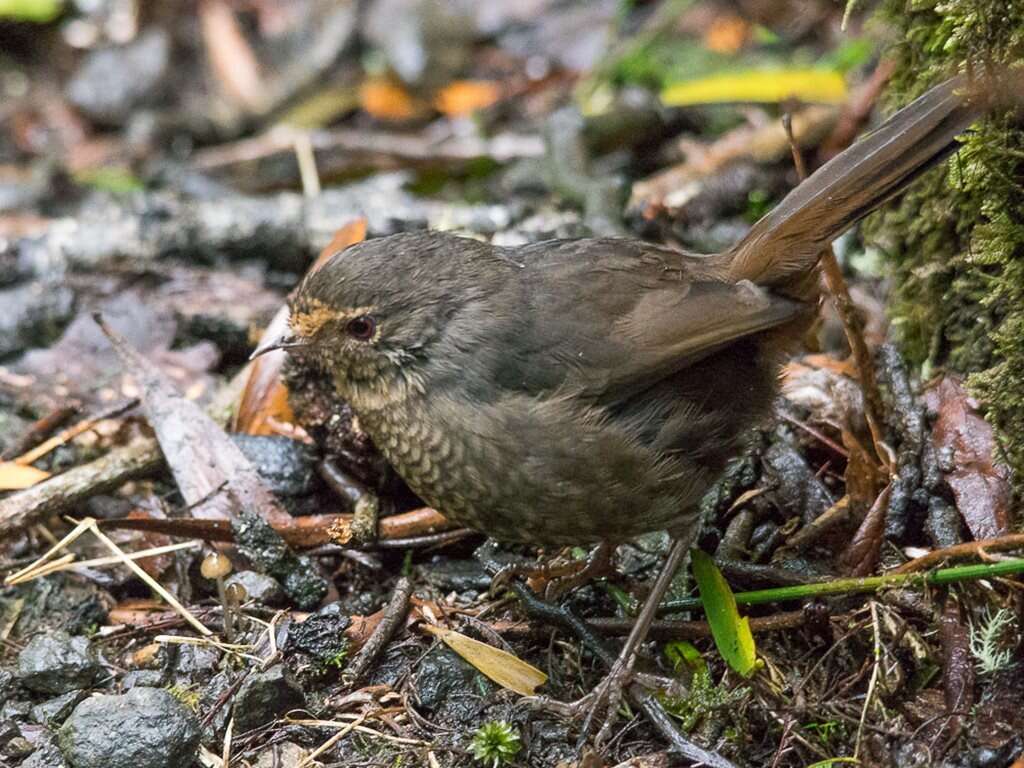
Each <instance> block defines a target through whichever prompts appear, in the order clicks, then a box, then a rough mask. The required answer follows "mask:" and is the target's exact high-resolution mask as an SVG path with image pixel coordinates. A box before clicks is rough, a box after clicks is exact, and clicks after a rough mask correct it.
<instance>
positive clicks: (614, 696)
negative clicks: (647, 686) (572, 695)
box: [579, 653, 636, 750]
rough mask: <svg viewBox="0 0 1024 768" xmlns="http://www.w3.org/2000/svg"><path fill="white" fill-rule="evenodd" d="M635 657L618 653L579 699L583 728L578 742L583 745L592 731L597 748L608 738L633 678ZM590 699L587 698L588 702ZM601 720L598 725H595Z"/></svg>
mask: <svg viewBox="0 0 1024 768" xmlns="http://www.w3.org/2000/svg"><path fill="white" fill-rule="evenodd" d="M635 660H636V655H635V654H632V653H631V654H629V656H628V657H627V656H625V655H623V656H619V657H618V658H617V659H616V660H615V663H614V664H613V665H612V668H611V671H610V672H609V673H608V675H607V676H606V677H605V679H604V680H602V681H601V683H600V685H598V686H597V688H595V689H594V692H593V693H591V694H590V695H589V696H587V697H585V698H584V699H581V700H580V701H581V703H582V702H584V701H586V704H585V712H586V715H585V717H584V719H583V727H582V729H581V732H580V744H579V746H580V747H581V748H582V746H583V743H585V742H586V741H587V740H588V739H589V738H590V735H591V734H592V733H594V732H595V730H596V734H595V735H594V739H593V744H594V747H595V748H596V749H598V750H600V749H601V747H602V745H603V744H605V742H607V741H608V738H609V737H610V736H611V733H612V726H614V725H615V721H616V720H618V717H619V707H620V706H621V704H622V699H623V696H624V695H625V692H626V688H627V686H629V684H630V683H631V682H632V681H633V664H634V662H635ZM587 699H589V701H587ZM599 723H600V726H598V724H599Z"/></svg>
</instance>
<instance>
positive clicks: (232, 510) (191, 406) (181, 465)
mask: <svg viewBox="0 0 1024 768" xmlns="http://www.w3.org/2000/svg"><path fill="white" fill-rule="evenodd" d="M95 320H96V322H97V323H98V324H99V325H100V327H101V328H102V329H103V332H104V333H105V334H106V335H107V338H108V339H110V342H111V344H113V345H114V348H115V349H116V350H117V353H118V355H119V357H120V358H121V362H122V364H123V366H124V367H125V369H127V370H128V371H129V372H130V373H131V374H132V376H133V377H134V378H135V379H136V381H137V382H138V383H139V386H140V387H141V389H142V392H141V393H140V396H141V399H142V406H143V409H144V410H145V412H146V417H147V419H148V420H149V423H150V426H152V427H153V430H154V431H155V432H156V437H157V440H158V441H159V443H160V448H161V450H162V451H163V454H164V458H165V459H166V460H167V465H168V466H169V467H170V468H171V472H172V474H173V475H174V480H175V482H176V483H177V485H178V490H179V491H180V492H181V495H182V498H183V499H184V500H185V503H186V504H188V505H189V507H190V512H191V514H192V516H193V517H199V518H212V519H221V520H234V519H236V517H237V513H238V512H240V511H242V510H245V511H254V512H256V513H258V514H259V515H261V516H262V517H263V518H264V519H265V520H267V521H268V522H271V523H273V522H278V523H283V522H284V521H287V520H290V519H291V515H289V514H288V513H287V512H286V511H285V510H284V509H283V508H282V507H281V506H280V505H279V504H278V502H277V499H275V498H274V496H273V494H272V493H271V492H270V491H269V490H267V488H266V486H264V485H263V482H262V480H261V479H260V477H259V475H258V474H257V473H256V470H255V469H254V468H253V466H252V464H250V463H249V460H248V459H247V458H246V457H245V455H244V454H243V453H242V452H241V450H239V448H238V446H236V445H235V444H234V443H233V442H232V441H231V439H230V438H229V437H228V436H227V433H226V432H225V431H224V430H223V429H222V428H221V427H220V426H218V425H217V423H216V422H215V421H214V420H213V419H212V418H210V416H208V415H207V414H206V413H205V412H204V411H203V410H202V408H200V407H199V406H198V405H196V404H195V403H193V402H192V401H190V400H187V399H185V398H184V397H183V396H182V395H181V394H180V393H179V392H178V391H177V390H176V389H175V387H174V385H173V384H172V383H171V382H170V381H169V380H168V379H167V377H166V376H165V375H164V374H163V373H162V372H161V371H160V369H159V368H157V367H156V365H154V364H153V363H152V362H150V361H149V360H147V359H146V358H144V357H143V356H142V355H141V354H139V352H137V351H136V350H135V349H134V348H133V347H132V346H130V345H129V343H128V342H127V341H126V340H125V339H124V337H123V336H121V335H120V334H119V333H117V332H116V331H114V330H113V329H112V328H111V327H109V326H108V325H106V324H105V323H104V321H103V319H102V318H101V317H99V316H96V318H95Z"/></svg>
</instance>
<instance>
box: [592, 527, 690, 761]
mask: <svg viewBox="0 0 1024 768" xmlns="http://www.w3.org/2000/svg"><path fill="white" fill-rule="evenodd" d="M695 538H696V531H694V532H693V533H689V532H688V533H687V534H685V535H682V536H677V537H676V538H674V539H673V541H672V546H671V548H670V549H669V551H668V556H667V557H666V558H665V564H664V566H662V569H661V572H660V573H659V574H658V578H656V579H655V580H654V585H653V586H652V588H651V593H650V594H649V595H648V596H647V600H646V601H645V602H644V605H643V608H641V610H640V615H639V616H637V618H636V623H635V624H633V629H632V630H630V633H629V637H627V638H626V643H625V645H623V646H622V651H621V652H620V653H619V656H618V658H616V659H615V663H614V664H613V665H612V668H611V671H610V672H609V673H608V675H607V677H605V679H604V680H603V681H602V682H601V684H600V685H599V686H598V687H597V688H596V689H595V691H594V694H593V699H592V700H591V701H590V702H589V705H590V712H589V713H588V714H587V719H586V720H585V721H584V725H583V735H584V736H586V734H587V733H589V732H590V728H591V726H592V723H593V718H594V716H595V714H596V713H598V712H600V711H601V710H604V709H606V710H607V715H606V717H605V720H604V724H603V725H602V726H601V729H600V731H598V734H597V736H596V738H595V739H594V743H595V744H598V745H599V744H601V743H602V742H603V741H604V740H605V739H606V738H607V736H608V734H609V732H610V730H611V727H612V725H613V723H614V722H615V717H616V712H617V710H618V707H619V703H620V702H621V701H622V693H623V691H624V690H625V687H626V685H628V683H629V682H630V679H631V676H632V672H633V665H634V664H635V663H636V652H637V648H638V647H639V646H640V644H641V643H642V642H643V641H644V640H645V639H646V637H647V632H648V631H649V630H650V628H651V623H652V622H653V621H654V617H655V614H656V613H657V611H658V606H659V605H660V604H661V600H662V598H663V597H664V596H665V593H666V592H667V591H668V588H669V585H670V584H671V583H672V578H673V577H674V576H675V574H676V571H677V570H679V566H680V565H681V564H682V562H683V559H684V558H685V557H686V555H687V553H688V552H689V550H690V545H691V544H692V543H693V540H694V539H695Z"/></svg>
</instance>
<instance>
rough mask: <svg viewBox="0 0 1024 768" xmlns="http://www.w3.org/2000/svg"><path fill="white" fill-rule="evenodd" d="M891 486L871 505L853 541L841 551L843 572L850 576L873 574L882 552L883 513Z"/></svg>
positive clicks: (887, 506)
mask: <svg viewBox="0 0 1024 768" xmlns="http://www.w3.org/2000/svg"><path fill="white" fill-rule="evenodd" d="M891 492H892V484H889V485H887V486H885V488H884V489H882V492H881V493H880V494H878V498H877V499H875V503H874V504H872V505H871V509H869V510H868V513H867V515H866V516H865V517H864V520H863V521H862V522H861V524H860V527H859V528H857V533H855V534H854V536H853V540H852V541H851V542H850V544H849V546H847V547H846V549H845V550H843V554H842V555H841V560H842V563H843V566H844V568H845V571H846V572H847V573H848V574H849V575H851V576H867V575H869V574H871V573H873V572H874V570H875V565H877V564H878V557H879V555H880V554H881V551H882V538H883V536H884V534H885V517H886V515H885V513H886V510H888V508H889V494H890V493H891Z"/></svg>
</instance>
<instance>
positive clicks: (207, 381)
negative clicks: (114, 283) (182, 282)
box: [13, 291, 220, 408]
mask: <svg viewBox="0 0 1024 768" xmlns="http://www.w3.org/2000/svg"><path fill="white" fill-rule="evenodd" d="M98 309H99V311H100V312H102V313H103V316H104V318H106V319H107V321H108V323H109V324H110V325H111V326H112V327H113V328H114V329H115V330H116V331H117V332H118V333H120V334H122V335H123V336H125V338H127V340H128V343H129V344H131V345H132V346H133V347H134V348H135V349H141V350H145V353H144V354H145V356H146V358H148V359H149V360H151V361H152V362H154V363H156V364H157V365H159V366H160V368H161V369H162V370H163V372H164V373H165V374H166V375H167V376H169V377H170V378H171V379H172V380H173V381H174V383H175V384H176V385H177V386H178V387H180V388H181V389H182V390H184V391H189V392H192V391H197V390H202V391H212V389H213V387H212V381H213V379H212V378H210V377H209V375H208V373H207V372H208V371H209V369H210V368H212V367H213V366H214V365H215V364H216V363H217V361H218V360H219V358H220V353H219V351H218V350H217V347H216V345H214V344H213V343H211V342H200V343H198V344H195V345H193V346H191V347H186V348H183V349H171V345H172V344H173V343H174V339H175V336H176V334H177V322H176V321H175V319H174V315H173V312H172V311H170V310H169V309H168V308H165V307H154V305H153V301H152V299H151V297H144V296H143V295H142V294H141V293H139V292H137V291H122V292H120V293H118V294H117V295H116V296H114V297H112V298H111V299H109V300H105V301H102V302H100V303H99V306H98ZM116 369H117V354H116V353H115V352H114V350H113V348H111V346H110V344H108V343H107V341H106V339H104V338H103V334H102V333H101V332H100V330H99V328H97V327H96V323H94V322H93V319H92V317H90V315H89V314H88V313H82V314H80V315H78V316H77V317H76V318H75V319H74V320H73V321H72V322H71V324H70V325H69V326H68V327H67V328H66V329H65V330H64V333H63V335H62V336H61V337H60V339H59V340H58V341H57V342H56V343H55V344H52V345H51V346H50V347H49V348H47V349H34V350H30V351H29V352H26V353H25V355H24V356H23V357H22V358H21V360H20V361H18V363H16V364H15V365H14V366H13V371H14V372H15V373H17V374H21V375H27V376H30V377H32V379H33V380H34V383H33V384H32V387H33V390H34V391H35V392H47V393H50V394H51V396H53V397H55V398H56V399H57V401H58V402H57V403H55V405H56V404H59V403H64V402H67V400H68V399H69V398H74V399H77V400H79V401H81V402H82V406H83V408H88V407H98V406H106V405H110V403H112V402H113V401H115V400H118V399H121V398H125V397H134V396H135V395H136V394H138V390H137V383H136V382H133V381H130V380H129V379H130V377H128V376H122V377H118V376H116V375H112V374H111V371H112V370H116Z"/></svg>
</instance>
